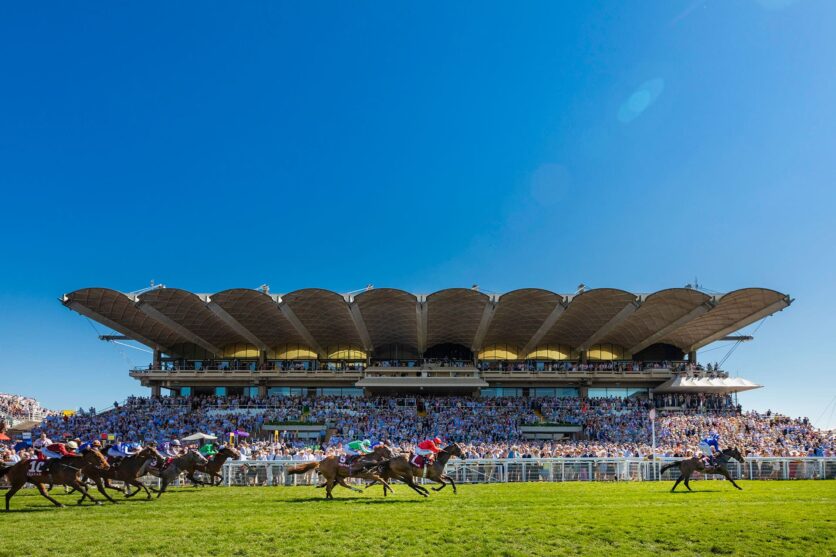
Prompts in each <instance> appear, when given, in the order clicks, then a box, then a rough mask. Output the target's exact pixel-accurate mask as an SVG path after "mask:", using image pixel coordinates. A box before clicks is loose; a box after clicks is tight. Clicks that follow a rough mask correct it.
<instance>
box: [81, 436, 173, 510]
mask: <svg viewBox="0 0 836 557" xmlns="http://www.w3.org/2000/svg"><path fill="white" fill-rule="evenodd" d="M107 448H109V447H106V448H105V450H106V449H107ZM153 459H158V460H159V461H160V462H162V461H163V456H162V455H161V454H160V453H159V451H157V449H156V447H154V446H151V445H149V446H147V447H145V448H144V449H142V450H140V451H139V452H138V453H136V454H134V455H131V456H126V457H125V458H123V459H122V460H120V461H119V463H118V464H114V465H113V466H111V467H110V469H109V470H95V469H94V470H85V476H86V477H88V478H90V479H91V480H93V481H94V482H96V487H97V488H98V489H99V492H100V493H105V491H104V488H105V487H106V488H108V489H113V490H115V491H122V490H121V489H119V488H117V487H113V486H112V485H110V480H116V481H120V482H122V483H124V484H125V485H126V486H128V485H132V486H134V487H136V491H134V492H133V493H130V492H128V493H125V497H133V496H134V495H136V494H137V493H139V491H140V490H142V489H144V490H145V493H146V495H148V497H147V499H150V498H151V492H150V491H148V488H147V487H145V484H143V483H142V482H140V481H139V478H141V477H142V476H144V475H145V468H146V463H147V462H148V461H149V460H153ZM108 500H109V501H110V502H111V503H115V502H116V501H114V500H113V499H112V498H111V497H108Z"/></svg>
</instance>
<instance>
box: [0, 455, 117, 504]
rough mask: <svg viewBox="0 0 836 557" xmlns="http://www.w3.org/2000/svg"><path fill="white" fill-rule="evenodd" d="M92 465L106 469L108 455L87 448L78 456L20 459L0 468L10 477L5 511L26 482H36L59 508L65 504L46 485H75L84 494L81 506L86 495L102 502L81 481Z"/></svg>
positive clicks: (79, 502)
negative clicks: (82, 474) (85, 471)
mask: <svg viewBox="0 0 836 557" xmlns="http://www.w3.org/2000/svg"><path fill="white" fill-rule="evenodd" d="M88 467H90V468H91V469H95V470H107V469H108V468H109V467H110V465H109V464H108V463H107V460H106V459H105V457H104V456H103V455H102V453H100V452H99V451H97V450H96V449H88V450H86V451H84V452H83V453H81V454H80V455H78V456H62V457H61V458H59V459H55V460H52V461H44V460H21V461H20V462H18V463H17V464H15V465H13V466H9V467H8V468H3V469H2V470H0V477H2V476H8V477H9V483H10V484H11V487H10V488H9V491H8V492H7V493H6V510H7V511H8V510H9V501H10V500H11V498H12V497H13V496H14V494H15V493H17V492H18V490H19V489H20V488H21V487H23V486H24V484H26V483H27V482H29V483H31V484H34V486H35V487H37V488H38V491H40V492H41V495H43V496H44V497H46V498H47V499H48V500H49V501H51V502H52V504H53V505H55V506H56V507H63V506H64V505H63V504H61V503H59V502H58V501H56V500H55V499H53V498H52V497H50V496H49V494H48V493H47V490H46V487H45V485H44V484H61V485H66V486H70V487H73V488H75V489H76V490H77V491H79V492H80V493H81V499H79V500H78V504H79V505H80V504H81V503H82V501H84V499H85V498H87V499H90V500H91V501H92V502H93V503H95V504H96V505H101V502H100V501H98V500H96V499H94V498H93V496H92V495H90V493H88V491H87V487H86V486H85V485H84V484H83V483H82V482H81V481H80V479H81V471H82V469H87V468H88Z"/></svg>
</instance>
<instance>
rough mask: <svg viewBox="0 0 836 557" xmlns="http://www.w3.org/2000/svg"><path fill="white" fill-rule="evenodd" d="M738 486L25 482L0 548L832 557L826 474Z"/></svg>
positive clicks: (3, 519) (833, 523)
mask: <svg viewBox="0 0 836 557" xmlns="http://www.w3.org/2000/svg"><path fill="white" fill-rule="evenodd" d="M742 486H743V488H744V490H745V491H742V492H738V491H736V490H734V489H733V488H732V487H731V485H729V484H728V483H725V482H720V481H703V482H692V487H694V488H695V490H696V492H695V493H685V492H683V493H677V494H670V493H669V492H668V489H669V488H670V483H649V482H648V483H617V484H614V483H565V484H496V485H463V486H461V487H460V489H459V494H458V495H453V493H452V491H450V489H449V488H447V489H445V490H444V491H443V492H441V493H432V495H431V497H430V498H429V499H427V500H425V499H422V498H419V497H418V496H417V495H416V494H415V493H413V492H411V491H409V490H408V488H406V487H405V486H403V485H399V486H397V487H396V495H395V497H391V496H390V497H388V498H386V499H384V498H383V497H382V496H381V494H380V491H378V490H377V489H376V488H374V489H373V490H372V491H371V492H366V493H364V494H360V495H358V494H355V493H351V492H348V491H346V490H339V491H338V490H335V494H336V495H337V499H336V500H335V501H330V502H329V501H324V500H323V499H322V495H323V492H322V490H317V489H314V488H309V487H272V488H270V487H258V488H241V487H231V488H225V487H220V488H202V489H194V488H184V489H181V490H175V491H173V492H170V493H167V494H165V495H163V498H162V499H160V500H159V501H152V502H146V501H144V500H138V499H137V500H129V501H126V502H122V503H120V504H118V505H111V504H107V505H106V506H102V507H94V506H90V505H89V504H86V505H85V506H83V507H76V506H75V501H76V499H77V497H76V496H75V495H71V496H65V495H59V496H58V498H59V500H62V501H63V502H65V503H66V504H68V505H71V506H68V508H65V509H57V508H55V507H52V506H51V505H50V504H49V502H48V501H46V500H45V499H43V498H41V497H40V495H38V494H37V493H36V492H35V491H34V490H25V492H22V493H19V494H18V495H17V496H16V497H15V498H14V499H13V500H12V512H10V513H5V514H3V513H0V555H15V556H19V555H32V554H40V555H73V556H78V555H90V556H99V555H102V556H105V555H119V556H121V557H126V556H129V557H134V556H138V555H155V556H156V557H162V556H165V555H201V556H209V555H211V556H221V555H273V556H286V555H349V554H353V555H396V554H397V555H404V556H417V555H433V556H439V555H561V554H583V555H608V556H612V555H637V554H654V555H665V554H669V553H672V554H675V555H714V554H724V555H730V554H736V555H833V554H834V550H836V533H834V530H836V482H834V481H784V482H779V481H776V482H752V481H749V482H742ZM61 491H62V490H61V489H60V488H57V489H55V490H54V491H53V493H61ZM0 494H5V493H4V492H0ZM94 546H95V547H96V549H94ZM418 548H424V549H423V550H422V549H418ZM434 548H437V549H438V550H440V551H437V550H436V549H434Z"/></svg>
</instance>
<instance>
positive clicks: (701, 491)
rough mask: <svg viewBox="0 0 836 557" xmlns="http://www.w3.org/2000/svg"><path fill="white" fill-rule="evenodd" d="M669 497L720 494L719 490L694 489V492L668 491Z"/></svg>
mask: <svg viewBox="0 0 836 557" xmlns="http://www.w3.org/2000/svg"><path fill="white" fill-rule="evenodd" d="M668 493H670V494H671V495H693V494H695V493H722V490H720V489H695V490H694V491H688V490H687V489H686V490H685V491H669V492H668Z"/></svg>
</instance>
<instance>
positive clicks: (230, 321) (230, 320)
mask: <svg viewBox="0 0 836 557" xmlns="http://www.w3.org/2000/svg"><path fill="white" fill-rule="evenodd" d="M206 307H208V308H209V309H211V310H212V312H213V313H214V314H215V315H217V316H218V317H220V318H221V321H223V322H224V323H226V324H227V325H229V328H230V329H232V330H233V331H235V332H236V333H238V334H239V335H241V336H242V337H244V338H245V339H247V342H249V343H250V344H252V345H253V346H255V347H257V348H258V349H259V350H262V351H266V350H267V345H266V344H265V343H264V342H263V341H262V340H261V339H260V338H258V337H257V336H255V335H254V334H253V333H251V332H250V331H249V330H248V329H247V328H246V327H244V326H243V325H242V324H241V323H239V322H238V320H237V319H235V318H234V317H232V316H231V315H230V314H229V313H227V311H226V310H225V309H224V308H222V307H221V306H219V305H218V304H216V303H215V302H213V301H212V298H211V297H210V298H207V301H206Z"/></svg>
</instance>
